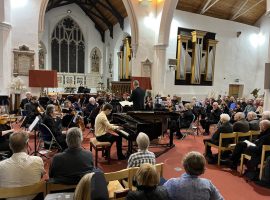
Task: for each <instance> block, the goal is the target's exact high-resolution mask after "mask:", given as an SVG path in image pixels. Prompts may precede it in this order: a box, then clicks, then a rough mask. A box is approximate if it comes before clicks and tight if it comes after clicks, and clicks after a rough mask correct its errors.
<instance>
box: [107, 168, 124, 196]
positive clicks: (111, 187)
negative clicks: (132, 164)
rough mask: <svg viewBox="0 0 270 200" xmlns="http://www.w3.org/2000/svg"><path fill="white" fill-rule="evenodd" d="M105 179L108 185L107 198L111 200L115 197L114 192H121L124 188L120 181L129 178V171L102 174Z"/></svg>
mask: <svg viewBox="0 0 270 200" xmlns="http://www.w3.org/2000/svg"><path fill="white" fill-rule="evenodd" d="M104 176H105V179H106V181H107V183H108V186H107V188H108V191H109V198H110V199H113V198H114V197H115V192H118V191H123V190H124V189H126V188H124V187H123V186H122V185H121V183H120V181H121V180H123V179H127V180H128V178H129V169H123V170H120V171H116V172H109V173H105V174H104Z"/></svg>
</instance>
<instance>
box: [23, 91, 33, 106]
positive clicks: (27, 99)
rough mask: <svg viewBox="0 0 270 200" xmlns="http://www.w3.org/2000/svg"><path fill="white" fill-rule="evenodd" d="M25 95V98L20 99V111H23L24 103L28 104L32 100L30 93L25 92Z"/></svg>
mask: <svg viewBox="0 0 270 200" xmlns="http://www.w3.org/2000/svg"><path fill="white" fill-rule="evenodd" d="M25 95H26V98H24V99H22V101H21V104H20V108H21V109H24V105H25V104H26V103H29V102H30V101H31V98H32V94H31V92H26V93H25Z"/></svg>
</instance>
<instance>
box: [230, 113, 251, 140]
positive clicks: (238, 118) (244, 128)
mask: <svg viewBox="0 0 270 200" xmlns="http://www.w3.org/2000/svg"><path fill="white" fill-rule="evenodd" d="M234 120H235V122H234V123H233V131H234V132H242V133H246V132H248V131H249V123H248V122H247V120H246V119H245V115H244V113H242V112H238V113H236V114H235V115H234ZM245 139H248V138H241V140H245Z"/></svg>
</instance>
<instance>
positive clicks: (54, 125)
mask: <svg viewBox="0 0 270 200" xmlns="http://www.w3.org/2000/svg"><path fill="white" fill-rule="evenodd" d="M42 121H43V124H45V125H46V126H47V127H48V128H49V129H50V130H51V132H52V134H53V135H54V137H55V139H56V141H57V142H58V143H59V145H60V146H61V148H62V150H64V149H66V148H67V144H66V135H65V134H62V131H61V119H60V118H59V117H56V113H55V106H54V105H53V104H49V105H48V106H47V108H46V112H45V115H44V117H43V119H42ZM43 137H45V138H46V140H48V141H50V140H51V135H47V136H43ZM44 145H45V144H44ZM45 147H46V146H45Z"/></svg>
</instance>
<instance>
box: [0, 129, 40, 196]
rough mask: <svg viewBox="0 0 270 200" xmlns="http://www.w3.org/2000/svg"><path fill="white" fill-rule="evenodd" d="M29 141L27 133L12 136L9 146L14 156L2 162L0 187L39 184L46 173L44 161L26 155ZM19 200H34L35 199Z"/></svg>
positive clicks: (16, 133)
mask: <svg viewBox="0 0 270 200" xmlns="http://www.w3.org/2000/svg"><path fill="white" fill-rule="evenodd" d="M28 140H29V138H28V134H27V133H26V132H15V133H12V134H11V135H10V138H9V145H10V148H11V150H12V152H13V155H12V156H11V158H8V159H6V160H3V161H1V162H0V180H1V181H0V187H9V188H11V187H21V186H27V185H32V184H35V183H37V182H39V181H40V179H41V177H42V176H43V174H44V173H45V170H44V164H43V161H42V159H41V158H40V157H37V156H29V155H28V154H27V153H26V152H27V147H28ZM18 199H20V200H23V199H33V197H32V196H31V197H20V198H18Z"/></svg>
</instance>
